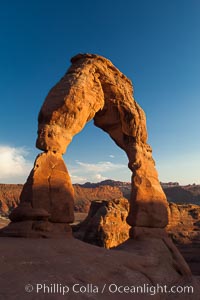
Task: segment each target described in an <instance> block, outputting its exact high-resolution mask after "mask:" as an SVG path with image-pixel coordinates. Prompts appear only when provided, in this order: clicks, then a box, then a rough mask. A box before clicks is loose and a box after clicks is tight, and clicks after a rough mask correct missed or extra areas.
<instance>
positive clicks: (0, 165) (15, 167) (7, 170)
mask: <svg viewBox="0 0 200 300" xmlns="http://www.w3.org/2000/svg"><path fill="white" fill-rule="evenodd" d="M28 154H29V152H28V150H27V149H26V148H24V147H10V146H6V145H0V182H1V183H22V182H24V181H25V180H26V177H27V176H28V174H29V172H30V170H31V168H32V167H33V163H32V162H30V161H29V160H28V159H27V158H26V157H27V156H28Z"/></svg>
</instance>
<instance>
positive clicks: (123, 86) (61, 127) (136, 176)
mask: <svg viewBox="0 0 200 300" xmlns="http://www.w3.org/2000/svg"><path fill="white" fill-rule="evenodd" d="M71 61H72V66H71V67H70V68H69V70H68V72H67V73H66V74H65V76H64V77H63V78H62V79H61V80H60V82H58V83H57V84H56V85H55V87H53V88H52V89H51V91H50V92H49V94H48V95H47V97H46V99H45V101H44V104H43V105H42V108H41V110H40V113H39V117H38V138H37V142H36V146H37V147H38V148H39V149H41V150H43V151H45V152H44V153H42V154H41V155H39V156H38V157H37V159H36V162H35V166H34V169H33V170H32V171H31V173H30V175H29V178H28V180H27V182H26V184H25V186H24V188H23V191H22V194H21V203H23V202H29V203H30V204H31V206H32V208H33V209H44V210H45V211H47V212H48V213H49V214H50V216H49V221H50V222H57V223H64V222H66V223H70V222H72V221H73V198H74V196H73V188H72V185H71V180H70V177H69V175H68V172H67V169H66V167H65V165H64V162H63V160H62V156H61V155H62V154H63V153H64V152H65V151H66V149H67V146H68V145H69V143H70V142H71V140H72V138H73V137H74V135H76V134H77V133H79V132H80V131H81V130H82V129H83V127H84V126H85V124H86V123H87V122H88V121H90V120H91V119H94V124H95V125H96V126H97V127H99V128H101V129H103V130H104V131H105V132H107V133H108V134H109V135H110V137H111V138H112V139H113V140H114V141H115V143H116V144H117V145H118V146H119V147H120V148H122V149H123V150H124V151H125V153H126V154H127V156H128V159H129V164H128V166H129V168H130V170H131V171H132V193H131V199H130V211H129V215H128V218H127V221H128V224H129V225H130V226H139V227H140V226H141V227H152V228H154V227H155V228H157V227H158V228H164V227H165V226H166V225H167V223H168V215H167V200H166V197H165V194H164V193H163V190H162V188H161V186H160V183H159V180H158V174H157V171H156V169H155V163H154V160H153V158H152V150H151V147H150V146H149V145H148V144H147V129H146V118H145V114H144V112H143V110H142V109H141V108H140V106H139V105H138V104H137V103H136V101H135V100H134V98H133V87H132V83H131V81H130V80H129V79H128V78H126V77H125V76H124V75H123V74H122V73H121V72H120V71H119V70H118V69H117V68H116V67H115V66H113V64H112V63H111V62H110V61H109V60H107V59H105V58H104V57H101V56H97V55H92V54H84V55H81V54H79V55H77V56H76V57H73V58H72V60H71ZM17 214H18V216H23V217H22V219H21V221H23V220H27V219H28V216H29V217H30V218H31V216H33V215H34V218H35V213H32V214H31V213H30V211H29V209H28V210H27V215H28V216H25V208H24V207H23V213H21V214H20V206H19V208H18V210H17V212H13V215H14V216H15V221H16V220H19V218H16V215H17ZM13 220H14V219H13Z"/></svg>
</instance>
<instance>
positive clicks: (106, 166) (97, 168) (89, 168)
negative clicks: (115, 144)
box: [76, 160, 126, 173]
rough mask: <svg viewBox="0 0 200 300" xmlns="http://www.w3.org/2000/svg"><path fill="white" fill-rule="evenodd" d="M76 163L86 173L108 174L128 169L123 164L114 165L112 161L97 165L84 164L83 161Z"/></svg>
mask: <svg viewBox="0 0 200 300" xmlns="http://www.w3.org/2000/svg"><path fill="white" fill-rule="evenodd" d="M76 163H77V164H78V165H79V167H80V168H81V169H82V170H84V171H85V172H98V173H100V172H106V171H110V170H116V169H121V168H126V166H125V165H123V164H114V163H112V162H110V161H100V162H98V163H96V164H91V163H84V162H81V161H78V160H77V161H76Z"/></svg>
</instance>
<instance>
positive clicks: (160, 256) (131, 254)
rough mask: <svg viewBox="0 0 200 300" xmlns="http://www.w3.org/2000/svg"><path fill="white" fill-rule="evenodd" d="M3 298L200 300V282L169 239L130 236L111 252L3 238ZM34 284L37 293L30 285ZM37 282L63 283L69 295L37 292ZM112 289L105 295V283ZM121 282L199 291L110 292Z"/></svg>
mask: <svg viewBox="0 0 200 300" xmlns="http://www.w3.org/2000/svg"><path fill="white" fill-rule="evenodd" d="M0 253H1V255H0V265H1V268H0V286H1V289H0V298H1V299H5V300H6V299H8V300H19V299H20V300H29V299H30V300H35V299H37V300H46V299H49V300H61V299H70V300H71V299H72V300H76V299H81V300H82V299H83V300H84V299H95V300H96V299H98V300H101V299H102V300H106V299H113V300H114V299H117V300H118V299H120V300H123V299H134V300H143V299H156V300H168V299H169V300H171V299H172V300H174V299H178V300H179V299H180V300H188V299H192V300H197V299H199V298H198V297H199V293H200V290H199V282H198V281H197V280H196V279H195V278H194V277H192V276H191V274H190V271H189V270H188V267H187V265H186V264H185V262H184V260H183V259H182V258H181V256H179V253H177V252H176V250H175V249H172V245H171V244H170V243H169V241H167V240H165V239H161V238H148V237H141V238H140V239H138V240H136V241H134V240H129V241H128V242H126V243H125V244H123V245H121V246H120V247H119V249H118V250H107V249H104V248H100V247H96V246H93V245H90V244H87V243H83V242H81V241H79V240H76V239H73V238H68V239H56V240H55V239H24V238H20V239H19V238H0ZM27 284H31V285H33V288H34V290H33V291H32V292H26V291H25V285H27ZM36 284H46V285H47V286H48V285H49V286H50V285H51V284H63V285H67V286H69V287H70V292H69V294H67V295H65V296H63V295H61V294H47V293H45V294H44V293H43V291H41V292H40V293H36ZM74 284H80V285H81V286H86V285H87V284H93V285H96V286H98V287H99V293H98V294H96V293H93V294H92V293H90V292H86V293H73V292H72V291H71V288H72V286H73V285H74ZM105 284H106V288H105V290H104V292H103V293H101V291H102V288H103V286H104V285H105ZM110 284H116V285H117V286H139V285H141V286H144V284H148V286H152V285H157V284H160V285H167V288H170V286H171V285H177V286H184V285H187V286H190V285H191V286H193V288H194V293H193V294H189V295H188V294H183V293H176V294H157V295H155V296H150V295H149V296H145V295H144V294H129V293H119V292H116V293H114V294H111V293H109V292H108V288H109V285H110Z"/></svg>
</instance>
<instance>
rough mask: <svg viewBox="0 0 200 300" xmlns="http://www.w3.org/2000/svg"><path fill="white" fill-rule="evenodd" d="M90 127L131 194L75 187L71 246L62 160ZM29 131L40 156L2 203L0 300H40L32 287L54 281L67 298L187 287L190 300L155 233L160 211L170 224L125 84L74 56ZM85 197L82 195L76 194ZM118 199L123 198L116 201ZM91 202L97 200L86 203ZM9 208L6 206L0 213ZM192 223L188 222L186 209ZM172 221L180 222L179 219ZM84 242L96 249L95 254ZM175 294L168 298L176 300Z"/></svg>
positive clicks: (167, 246) (187, 275)
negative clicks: (83, 288)
mask: <svg viewBox="0 0 200 300" xmlns="http://www.w3.org/2000/svg"><path fill="white" fill-rule="evenodd" d="M92 119H93V120H94V125H95V126H97V127H99V128H100V129H102V130H103V131H105V132H107V133H108V134H109V136H110V137H111V139H113V140H114V142H115V143H116V145H117V146H118V147H120V148H121V149H123V150H124V152H125V153H126V155H127V157H128V168H129V169H130V170H131V173H132V175H131V190H132V192H131V193H129V196H128V185H127V184H125V185H123V188H122V187H121V190H120V186H119V185H120V184H119V182H118V183H117V186H112V187H109V188H108V185H104V186H103V187H88V186H85V187H83V189H84V193H83V190H82V191H81V189H80V187H78V188H77V191H76V192H77V193H76V196H77V195H78V197H79V198H78V199H79V202H78V204H77V205H76V202H77V199H76V200H75V205H76V207H75V209H76V210H77V211H79V210H81V211H84V209H85V208H84V207H86V210H88V208H89V205H88V204H89V202H90V201H91V200H92V206H91V210H90V212H89V215H88V217H87V218H86V220H85V221H84V222H83V223H81V224H79V225H73V228H74V235H76V236H77V237H78V238H79V239H82V241H79V240H78V239H75V238H73V235H72V226H71V224H73V222H74V189H73V186H72V183H71V178H70V174H69V172H68V169H67V167H66V165H65V162H64V160H63V154H64V153H65V152H66V149H67V147H68V145H69V144H70V142H71V141H72V139H73V137H74V136H75V135H76V134H77V133H79V132H80V131H81V130H82V129H83V128H84V126H85V124H86V123H87V122H88V121H90V120H92ZM37 133H38V136H37V141H36V147H37V148H38V149H40V150H41V152H40V154H39V155H38V156H37V157H36V159H35V162H34V166H33V168H32V170H31V172H30V174H29V176H28V178H27V181H26V183H25V184H24V186H23V189H22V192H21V194H20V202H19V205H18V206H17V207H16V208H14V209H12V208H13V204H11V206H12V207H11V209H12V212H11V213H10V215H9V218H10V220H11V222H10V223H9V224H8V226H6V227H5V228H2V229H1V230H0V236H1V238H0V239H1V243H0V245H1V253H2V255H1V256H0V263H1V281H2V282H1V287H3V288H2V289H1V291H0V293H1V298H2V299H5V298H9V296H10V298H11V296H12V299H27V294H26V293H25V291H24V287H25V290H26V292H28V294H29V296H30V299H36V298H37V299H45V298H46V297H45V296H46V295H44V294H45V292H43V294H42V293H41V294H39V293H37V284H38V283H39V284H40V285H41V283H43V285H44V284H47V285H52V284H56V283H57V282H59V283H60V284H61V283H62V282H63V283H65V285H66V286H67V288H68V291H69V290H70V291H71V290H73V286H74V284H76V285H77V284H78V285H87V284H89V285H90V284H92V285H96V290H97V291H98V290H100V288H98V287H100V286H102V287H103V289H101V294H103V299H106V298H105V297H107V296H109V299H111V297H110V296H112V299H113V298H114V299H124V298H126V299H132V295H131V294H130V293H129V292H128V293H127V291H128V290H129V291H130V289H133V290H134V287H131V286H132V285H136V286H140V285H143V286H144V284H146V285H147V284H148V285H151V286H155V285H165V286H167V287H168V291H169V293H167V292H166V293H165V294H164V295H163V293H162V292H160V291H157V293H156V295H155V297H154V299H170V298H171V299H174V294H172V293H171V291H170V290H169V289H170V287H172V286H174V287H177V286H181V285H182V286H183V285H184V284H185V285H186V284H187V285H192V286H193V288H194V293H191V292H190V293H189V294H186V295H181V299H197V295H199V291H200V290H199V283H198V282H197V279H195V278H194V276H193V275H192V273H191V270H190V268H189V266H188V265H187V263H186V262H185V260H184V258H183V257H182V255H181V254H180V252H179V251H178V249H177V248H176V246H175V245H174V243H173V242H172V240H171V238H170V237H169V236H168V234H167V232H166V230H165V227H166V226H167V224H168V211H170V212H171V216H170V218H171V219H173V210H172V209H171V210H170V208H169V203H168V201H167V198H166V195H165V194H164V192H163V189H162V187H161V184H160V182H159V180H158V173H157V170H156V168H155V161H154V159H153V157H152V149H151V146H150V145H149V144H148V142H147V137H148V134H147V127H146V116H145V113H144V111H143V110H142V108H141V107H140V106H139V104H138V103H137V102H136V101H135V99H134V97H133V86H132V83H131V81H130V80H129V79H128V78H127V77H126V76H125V75H124V74H122V73H121V72H120V71H119V70H118V69H117V68H116V67H115V66H114V65H113V64H112V63H111V61H109V60H108V59H106V58H104V57H102V56H98V55H95V54H78V55H76V56H75V57H73V58H72V59H71V66H70V68H69V69H68V71H67V72H66V74H65V75H64V76H63V77H62V78H61V80H60V81H59V82H58V83H57V84H56V85H55V86H54V87H53V88H52V89H51V90H50V91H49V93H48V95H47V97H46V99H45V101H44V103H43V105H42V107H41V109H40V112H39V116H38V131H37ZM89 190H90V196H88V195H87V196H84V195H85V193H86V194H88V192H89ZM100 190H101V192H100V194H98V193H99V191H100ZM106 190H107V192H106V193H107V194H108V191H109V192H110V191H112V192H111V193H110V194H109V196H108V197H107V195H106V193H105V191H106ZM102 191H103V192H102ZM115 192H116V193H117V194H118V196H116V195H115ZM125 192H126V196H127V197H128V198H129V200H127V199H125V198H122V197H121V196H122V195H123V196H125ZM119 196H120V198H117V197H119ZM94 197H95V198H97V197H100V198H101V202H100V200H99V201H98V202H93V201H94V200H97V199H94ZM105 197H106V199H104V200H103V201H102V198H105ZM109 197H112V199H110V200H109ZM84 201H87V202H86V204H84ZM9 203H10V202H9V201H7V200H6V206H7V208H8V209H10V208H9ZM7 208H6V207H5V205H4V209H7ZM177 211H179V209H178V210H176V214H177V213H178V212H177ZM190 212H191V211H189V214H190ZM7 213H8V211H7ZM79 213H80V212H79ZM192 216H193V217H194V219H195V218H196V213H195V212H194V211H193V214H192ZM176 218H177V219H178V220H179V219H180V220H182V215H181V216H180V218H179V217H177V216H176ZM126 222H127V223H126ZM188 222H189V221H188ZM127 224H128V225H127ZM129 226H130V228H129ZM172 226H174V223H173V222H172ZM195 226H196V223H195ZM16 237H17V238H18V239H17V240H16ZM19 237H21V239H19ZM128 237H129V238H128ZM24 238H27V239H24ZM41 238H43V239H41ZM44 238H45V239H44ZM127 238H128V239H127ZM84 241H87V242H90V243H91V242H93V241H94V242H96V241H97V242H98V243H96V244H97V245H100V246H103V247H96V246H94V245H91V244H89V243H84ZM94 244H95V243H94ZM119 244H120V245H119ZM13 246H14V247H13ZM113 247H114V249H115V250H114V249H113ZM105 248H112V249H111V250H108V249H105ZM16 278H17V279H18V278H19V279H20V282H17V283H16ZM27 281H28V287H27V285H25V284H27ZM113 284H114V286H117V285H120V290H118V291H117V293H116V295H113V294H112V291H111V290H110V289H109V287H110V285H113ZM61 285H62V284H61ZM106 286H107V288H106ZM12 287H13V288H12ZM105 288H106V289H105ZM122 289H123V290H126V291H124V293H125V294H124V295H122V294H123V292H121V290H122ZM32 292H33V293H32ZM34 292H35V293H34ZM30 293H31V294H30ZM25 294H26V295H25ZM36 294H37V295H36ZM111 294H112V295H111ZM147 294H148V295H147ZM147 294H146V295H145V294H142V295H141V294H139V295H138V293H137V295H134V299H146V296H147V297H148V298H149V297H151V294H150V293H147ZM50 296H52V295H50ZM62 296H63V295H62ZM78 296H80V297H77V293H76V292H74V293H71V294H70V299H77V298H79V299H84V298H85V299H89V298H90V299H96V295H93V294H91V293H90V292H87V295H86V294H84V295H82V294H81V295H78ZM93 296H94V297H93ZM113 296H114V297H113ZM124 296H126V297H124ZM172 296H173V297H172ZM179 296H180V293H178V294H177V293H176V298H177V299H178V298H179V299H180V297H179ZM185 296H186V297H185ZM28 298H29V297H28ZM51 298H52V299H60V297H57V296H56V298H55V297H54V295H53V297H49V299H51ZM68 298H69V297H68Z"/></svg>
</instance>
